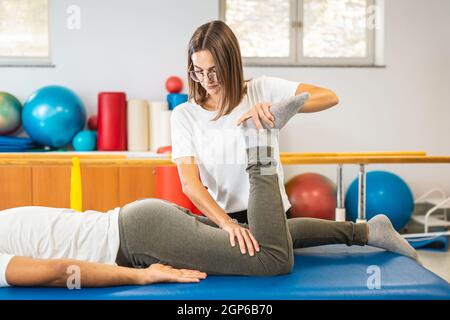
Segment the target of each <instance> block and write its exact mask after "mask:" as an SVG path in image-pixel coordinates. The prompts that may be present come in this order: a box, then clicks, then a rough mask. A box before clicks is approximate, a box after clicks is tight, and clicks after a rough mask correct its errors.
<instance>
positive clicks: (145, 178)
mask: <svg viewBox="0 0 450 320" xmlns="http://www.w3.org/2000/svg"><path fill="white" fill-rule="evenodd" d="M155 190H156V174H155V168H153V167H119V204H120V206H124V205H126V204H127V203H130V202H133V201H135V200H138V199H141V198H154V197H155Z"/></svg>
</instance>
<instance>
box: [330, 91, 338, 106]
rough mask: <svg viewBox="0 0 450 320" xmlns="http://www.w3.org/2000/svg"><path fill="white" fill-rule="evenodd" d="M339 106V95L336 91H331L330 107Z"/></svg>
mask: <svg viewBox="0 0 450 320" xmlns="http://www.w3.org/2000/svg"><path fill="white" fill-rule="evenodd" d="M338 104H339V97H338V95H337V94H336V93H335V92H334V91H332V90H330V105H331V107H334V106H336V105H338Z"/></svg>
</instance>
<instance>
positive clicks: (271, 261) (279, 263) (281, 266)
mask: <svg viewBox="0 0 450 320" xmlns="http://www.w3.org/2000/svg"><path fill="white" fill-rule="evenodd" d="M267 257H268V258H267V259H266V261H265V263H264V264H265V269H264V275H266V276H277V275H282V274H288V273H291V272H292V270H293V268H294V254H293V252H292V251H291V252H285V253H282V254H279V255H267Z"/></svg>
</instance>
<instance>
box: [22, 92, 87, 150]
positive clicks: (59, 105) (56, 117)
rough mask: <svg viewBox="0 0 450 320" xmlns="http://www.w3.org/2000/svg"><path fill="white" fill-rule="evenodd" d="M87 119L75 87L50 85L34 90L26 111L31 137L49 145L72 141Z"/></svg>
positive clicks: (58, 145) (26, 122)
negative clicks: (71, 88)
mask: <svg viewBox="0 0 450 320" xmlns="http://www.w3.org/2000/svg"><path fill="white" fill-rule="evenodd" d="M85 122H86V110H85V108H84V104H83V102H82V101H81V99H80V98H79V97H78V96H77V94H76V93H75V92H73V91H72V90H70V89H68V88H66V87H62V86H47V87H43V88H41V89H39V90H37V91H36V92H34V93H33V94H32V95H31V96H30V98H28V100H27V101H26V102H25V104H24V107H23V110H22V123H23V128H24V129H25V131H26V133H27V134H28V135H29V136H30V138H31V139H33V140H34V141H37V142H38V143H40V144H42V145H44V146H49V147H55V148H59V147H63V146H65V145H67V144H68V143H70V142H71V141H72V139H73V137H74V136H75V134H77V132H79V131H80V130H82V129H83V128H84V124H85Z"/></svg>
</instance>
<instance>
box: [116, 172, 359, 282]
mask: <svg viewBox="0 0 450 320" xmlns="http://www.w3.org/2000/svg"><path fill="white" fill-rule="evenodd" d="M260 169H261V168H260V165H259V164H255V165H251V166H250V165H249V166H248V167H247V172H248V173H249V178H250V198H249V202H248V225H242V226H244V227H248V228H249V229H250V230H251V232H252V233H253V235H254V236H255V238H256V239H257V240H258V242H259V244H260V247H261V251H260V252H256V253H255V255H254V256H253V257H251V256H250V255H249V254H248V253H247V254H242V253H241V251H240V248H239V245H238V244H237V241H236V246H235V247H232V246H231V244H230V240H229V235H228V232H226V231H224V230H222V229H220V228H218V227H217V226H216V225H215V223H213V222H212V221H211V220H209V219H207V218H206V217H199V216H196V215H194V214H192V213H190V212H189V211H188V210H187V209H184V208H181V207H179V206H177V205H174V204H172V203H169V202H167V201H163V200H159V199H143V200H138V201H135V202H132V203H129V204H127V205H125V206H124V207H122V208H121V210H120V214H119V233H120V248H119V253H118V256H117V263H118V264H119V265H121V266H127V267H134V268H145V267H148V266H149V265H151V264H153V263H162V264H168V265H171V266H173V267H175V268H186V269H196V270H201V271H204V272H206V273H208V274H235V275H275V274H284V273H289V272H290V271H291V270H292V267H293V262H294V254H293V248H302V247H310V246H318V245H325V244H336V243H343V244H347V245H354V244H356V245H364V244H366V243H367V233H366V224H359V223H358V224H355V223H352V222H334V221H326V220H320V219H310V218H294V219H289V220H287V219H286V215H285V212H284V209H283V202H282V198H281V194H280V189H279V185H278V175H277V174H276V173H275V174H272V175H267V174H263V175H262V174H261V173H260Z"/></svg>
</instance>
